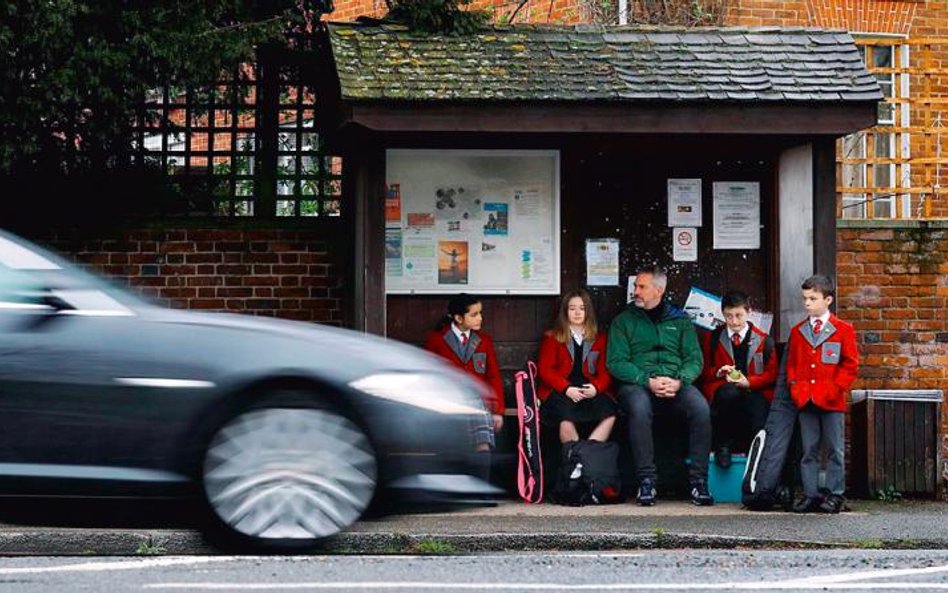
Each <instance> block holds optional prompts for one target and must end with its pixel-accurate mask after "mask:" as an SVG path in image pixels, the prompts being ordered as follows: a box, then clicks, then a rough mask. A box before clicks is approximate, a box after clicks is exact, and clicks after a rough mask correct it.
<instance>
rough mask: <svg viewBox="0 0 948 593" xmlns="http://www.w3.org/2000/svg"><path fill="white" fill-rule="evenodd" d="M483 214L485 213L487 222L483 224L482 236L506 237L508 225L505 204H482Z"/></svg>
mask: <svg viewBox="0 0 948 593" xmlns="http://www.w3.org/2000/svg"><path fill="white" fill-rule="evenodd" d="M484 212H486V213H487V222H485V223H484V234H485V235H506V234H507V224H508V216H507V204H504V203H500V202H487V203H486V204H484Z"/></svg>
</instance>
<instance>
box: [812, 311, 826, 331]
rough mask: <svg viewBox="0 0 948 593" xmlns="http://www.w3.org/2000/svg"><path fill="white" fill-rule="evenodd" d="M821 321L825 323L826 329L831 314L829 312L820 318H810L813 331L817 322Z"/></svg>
mask: <svg viewBox="0 0 948 593" xmlns="http://www.w3.org/2000/svg"><path fill="white" fill-rule="evenodd" d="M817 319H819V320H820V321H822V322H823V327H826V323H827V322H828V321H829V320H830V312H829V311H827V312H826V313H823V314H822V315H820V316H819V317H810V328H811V329H813V326H814V325H815V324H816V320H817Z"/></svg>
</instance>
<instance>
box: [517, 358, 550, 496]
mask: <svg viewBox="0 0 948 593" xmlns="http://www.w3.org/2000/svg"><path fill="white" fill-rule="evenodd" d="M536 376H537V365H535V364H533V363H532V362H527V370H526V371H518V372H517V374H516V376H515V383H516V390H517V418H518V419H519V421H520V439H519V441H518V442H517V490H518V491H519V492H520V497H521V498H523V499H524V500H525V501H526V502H529V503H538V502H540V501H541V500H543V461H542V458H541V457H540V402H539V401H538V400H537V392H536Z"/></svg>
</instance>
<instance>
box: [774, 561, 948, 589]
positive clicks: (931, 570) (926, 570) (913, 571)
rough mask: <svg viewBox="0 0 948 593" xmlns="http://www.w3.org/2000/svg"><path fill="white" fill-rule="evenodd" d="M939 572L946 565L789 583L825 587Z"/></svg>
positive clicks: (944, 569)
mask: <svg viewBox="0 0 948 593" xmlns="http://www.w3.org/2000/svg"><path fill="white" fill-rule="evenodd" d="M939 572H948V564H946V565H943V566H929V567H926V568H892V569H887V570H866V571H863V572H850V573H843V574H831V575H821V576H815V577H807V578H804V579H794V580H792V581H789V582H791V583H796V584H800V585H826V584H831V583H846V582H851V581H862V580H866V579H889V578H892V577H906V576H913V575H921V574H935V573H939Z"/></svg>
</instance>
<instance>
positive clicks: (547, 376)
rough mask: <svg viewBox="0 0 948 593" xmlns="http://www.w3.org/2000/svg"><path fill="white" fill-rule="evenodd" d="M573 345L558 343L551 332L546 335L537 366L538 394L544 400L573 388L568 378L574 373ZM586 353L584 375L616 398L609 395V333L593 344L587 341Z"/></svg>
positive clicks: (542, 342) (610, 383) (598, 390)
mask: <svg viewBox="0 0 948 593" xmlns="http://www.w3.org/2000/svg"><path fill="white" fill-rule="evenodd" d="M570 341H572V338H570ZM571 346H572V344H571V343H569V342H567V343H566V344H563V343H562V342H558V341H557V340H556V338H554V337H553V334H552V332H547V333H546V334H544V335H543V341H541V342H540V359H539V361H538V364H537V374H538V376H539V378H540V384H539V385H538V386H537V395H538V396H539V397H540V399H541V400H545V399H546V398H548V397H550V393H552V392H554V391H558V392H560V393H563V392H565V391H566V388H567V387H569V386H570V382H569V380H568V379H567V378H568V377H569V374H570V372H572V370H573V355H572V352H571ZM583 352H584V353H585V354H584V355H583V376H584V377H586V379H588V380H589V382H590V383H592V384H593V385H594V386H595V387H596V391H597V392H599V393H604V394H606V395H608V396H609V397H613V396H612V394H611V393H609V386H610V385H612V377H611V376H609V371H607V370H606V334H604V333H600V334H599V335H597V336H596V339H595V340H594V341H593V343H592V344H589V342H584V343H583Z"/></svg>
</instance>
